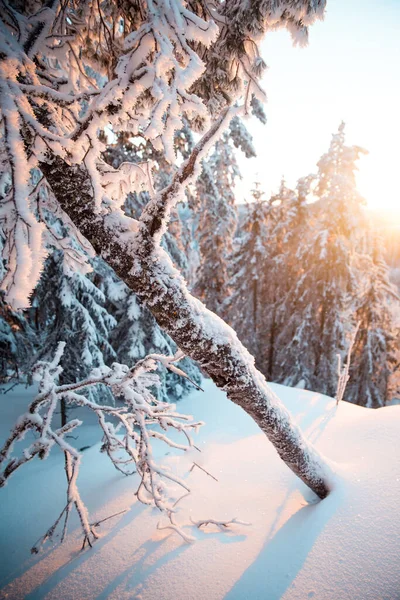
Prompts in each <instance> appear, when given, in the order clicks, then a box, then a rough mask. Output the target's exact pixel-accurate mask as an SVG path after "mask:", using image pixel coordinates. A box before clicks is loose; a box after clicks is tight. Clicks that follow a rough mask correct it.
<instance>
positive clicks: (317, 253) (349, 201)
mask: <svg viewBox="0 0 400 600" xmlns="http://www.w3.org/2000/svg"><path fill="white" fill-rule="evenodd" d="M363 152H365V151H364V150H362V149H361V148H359V147H357V146H351V147H348V146H346V145H345V135H344V124H343V123H342V124H341V125H340V127H339V131H338V133H337V134H335V135H334V136H333V138H332V142H331V145H330V148H329V151H328V152H327V153H326V154H324V155H323V157H322V158H321V160H320V161H319V163H318V167H319V170H318V176H317V186H316V189H315V195H316V198H317V202H316V203H315V205H314V206H312V207H311V208H310V221H309V226H308V227H309V231H308V233H306V235H305V237H304V239H303V241H302V245H301V246H300V247H299V249H298V253H297V261H298V266H299V269H298V279H297V280H296V281H295V282H294V285H293V286H292V289H291V290H290V291H289V293H288V296H287V301H286V303H285V314H286V317H285V325H284V327H283V329H282V331H281V334H280V336H279V342H278V344H279V359H278V363H279V370H280V377H279V379H280V381H282V382H285V383H286V384H287V385H304V386H305V387H307V388H309V389H313V390H315V391H320V392H323V393H327V394H329V395H334V393H335V389H336V383H337V372H336V362H337V359H336V354H337V353H340V352H344V350H345V347H346V341H345V330H344V325H343V321H344V311H345V309H346V302H347V300H348V296H349V294H350V293H351V290H352V287H353V285H354V277H355V275H354V272H353V269H352V255H353V252H354V248H355V246H356V239H357V232H358V225H359V222H360V211H361V204H362V202H363V200H362V198H361V196H360V195H359V193H358V192H357V189H356V184H355V170H356V161H357V160H358V158H359V156H360V154H361V153H363ZM311 211H312V212H313V214H311Z"/></svg>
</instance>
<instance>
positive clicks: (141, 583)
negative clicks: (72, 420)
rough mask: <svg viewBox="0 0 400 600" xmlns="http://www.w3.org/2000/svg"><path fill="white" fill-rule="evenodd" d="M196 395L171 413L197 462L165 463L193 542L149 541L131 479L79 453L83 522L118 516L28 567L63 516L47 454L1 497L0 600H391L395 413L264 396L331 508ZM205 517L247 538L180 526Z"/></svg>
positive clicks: (238, 424) (210, 398) (238, 415)
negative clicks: (321, 475)
mask: <svg viewBox="0 0 400 600" xmlns="http://www.w3.org/2000/svg"><path fill="white" fill-rule="evenodd" d="M204 386H205V393H201V392H194V393H193V394H191V395H190V396H189V397H188V398H186V399H185V400H184V401H182V402H181V403H180V404H179V409H180V411H181V412H185V411H186V412H189V413H191V414H193V415H195V417H196V418H198V419H203V420H205V421H206V423H207V424H206V426H205V427H203V429H202V430H201V431H200V433H199V436H198V441H197V443H198V445H199V446H200V448H201V449H202V453H201V454H199V453H196V455H194V454H193V455H191V456H186V455H185V456H184V457H180V458H177V457H175V456H173V455H171V454H169V455H168V456H165V457H164V460H166V461H169V464H170V466H171V467H172V468H174V469H176V471H177V472H178V473H180V474H181V475H182V474H183V476H184V477H186V478H187V481H188V482H189V484H190V486H191V487H192V490H193V492H192V494H191V496H189V497H187V498H185V499H184V500H183V501H182V502H181V503H180V505H179V506H180V507H181V508H180V512H179V514H178V519H179V520H180V521H182V522H186V523H188V527H187V532H188V533H191V534H192V535H195V537H196V538H197V541H196V542H195V543H194V544H192V545H187V544H185V543H184V542H183V541H182V539H181V538H180V537H179V536H178V535H177V534H176V533H173V532H171V531H169V530H164V531H159V530H157V529H156V526H157V523H158V521H159V514H157V512H156V511H155V510H154V509H152V508H148V507H143V506H142V505H139V504H138V503H136V502H135V497H134V495H133V492H134V490H135V481H134V480H133V478H124V477H123V476H122V475H120V474H118V473H117V472H116V471H115V470H114V469H113V468H112V466H111V465H110V464H109V463H108V460H107V458H106V457H105V456H103V455H100V454H99V452H98V447H92V448H90V449H88V450H86V451H85V452H84V460H83V467H82V471H81V482H82V483H81V492H82V496H83V499H84V500H85V502H86V504H87V506H88V508H89V509H90V511H91V514H92V517H93V519H95V518H96V519H100V518H103V517H106V516H108V515H110V514H113V513H115V512H117V511H119V510H122V509H125V508H128V507H131V510H130V511H129V512H127V513H125V514H123V515H122V516H119V517H116V518H114V519H111V520H109V521H107V522H106V523H104V524H103V525H102V526H101V529H100V532H101V533H102V534H103V537H102V538H101V539H100V540H99V541H98V542H97V543H96V545H95V547H94V548H93V549H92V550H86V551H84V552H82V553H81V552H79V551H78V549H79V546H80V543H81V538H80V532H79V531H78V530H76V531H75V532H72V533H71V534H70V535H69V537H68V539H67V541H66V543H65V544H64V545H63V546H58V547H53V548H50V549H48V550H47V551H45V552H44V553H42V554H40V555H39V556H38V557H32V558H30V557H29V548H30V547H31V545H32V544H33V543H34V542H35V541H36V538H38V537H39V536H40V535H41V534H43V532H44V530H45V529H46V528H47V527H48V526H49V525H50V524H51V522H52V521H53V519H54V517H55V516H56V515H57V514H58V512H59V510H60V508H61V506H62V503H63V491H64V482H63V473H62V471H60V472H58V468H57V467H58V465H59V463H60V461H62V457H61V456H60V455H56V454H55V455H54V456H50V458H49V459H48V461H47V464H46V463H42V462H40V461H37V462H34V463H31V464H30V465H28V466H26V467H25V469H21V471H20V472H17V473H16V474H15V475H14V476H13V478H12V479H11V480H10V482H9V484H8V486H7V487H6V488H4V489H3V490H0V510H1V515H2V519H1V523H0V540H1V541H0V544H1V557H2V561H1V564H0V587H1V588H2V589H1V591H0V598H7V599H13V600H14V599H22V598H29V599H30V600H33V599H37V598H47V599H61V598H62V599H63V600H69V599H71V600H72V599H73V598H74V599H79V600H92V599H93V600H94V599H95V598H96V599H97V600H104V599H105V598H111V599H115V600H125V599H131V598H137V599H141V600H152V599H155V598H157V599H158V600H181V599H182V600H184V599H185V600H186V599H193V600H197V599H203V598H204V599H206V598H207V599H210V600H213V599H220V598H227V599H229V600H243V599H249V600H250V599H252V600H257V599H260V600H261V599H262V600H275V599H278V598H284V599H285V600H304V599H308V598H313V599H314V600H339V599H340V600H346V599H348V600H378V599H382V600H383V599H385V600H399V599H400V569H399V561H400V522H399V519H398V503H399V498H400V465H399V459H398V452H399V427H400V408H399V407H398V406H393V407H389V408H383V409H379V410H376V411H373V410H368V409H364V408H361V407H358V406H353V405H350V404H346V403H342V404H341V405H340V406H339V407H338V408H336V406H335V403H334V401H333V400H332V399H330V398H327V397H325V396H321V395H320V394H314V393H311V392H306V391H302V390H293V389H289V388H284V387H282V386H278V385H274V386H273V387H274V389H275V391H276V392H277V393H278V395H279V396H280V398H281V399H282V400H283V401H284V403H285V404H286V406H287V407H288V409H289V410H290V412H291V413H292V414H293V416H294V418H295V419H296V420H297V422H298V423H299V424H300V426H301V427H302V429H303V431H305V432H306V434H307V436H308V437H309V438H310V439H311V440H312V441H313V442H314V443H315V444H316V445H317V447H318V448H319V449H320V450H321V452H323V453H324V455H325V456H326V457H327V460H328V461H329V463H330V464H331V466H332V467H333V469H334V471H335V473H336V475H335V479H334V484H333V490H332V492H331V494H330V495H329V496H328V498H327V499H326V500H324V501H323V502H318V503H314V502H315V498H313V494H312V493H311V492H309V491H308V490H307V488H306V487H305V486H304V485H303V484H302V483H301V482H299V481H298V480H297V479H296V477H295V476H294V475H293V474H292V473H291V472H290V471H289V469H287V468H286V467H285V465H284V464H283V463H282V462H281V461H280V460H279V459H278V457H277V455H276V453H275V451H274V449H273V447H272V446H271V444H270V443H269V442H268V440H267V439H266V438H265V436H264V435H263V434H261V433H260V432H259V430H258V428H257V426H256V425H255V424H254V423H253V422H252V421H251V419H250V418H249V417H248V416H247V415H246V414H245V413H244V412H243V411H242V410H241V409H240V408H238V407H236V406H234V405H233V404H231V403H230V402H229V401H228V400H227V399H226V397H225V395H224V394H223V393H222V392H220V391H219V390H217V389H216V388H215V387H214V385H213V384H212V383H211V382H210V381H205V382H204ZM17 398H18V392H16V393H15V394H14V395H13V394H12V393H10V394H8V395H7V396H4V397H3V398H1V406H0V411H1V413H0V414H2V415H4V412H3V406H5V405H4V402H5V401H6V402H7V406H8V413H13V412H15V413H16V414H18V410H19V407H18V404H19V403H21V402H22V403H26V402H27V400H28V399H27V398H26V396H25V399H24V398H23V396H21V397H20V400H19V401H17ZM11 403H13V404H11ZM11 406H12V408H11ZM13 416H14V415H12V414H9V415H8V418H10V419H11V417H13ZM5 425H6V424H5V422H4V421H3V424H2V427H1V430H0V435H1V436H2V437H4V435H5V429H6V427H5ZM95 431H96V429H95V427H94V425H89V426H87V427H86V428H85V429H84V430H83V433H81V436H82V445H83V442H84V440H89V441H90V443H93V442H94V440H95V439H96V438H95V436H96V433H95ZM157 450H158V452H159V453H160V452H162V453H165V452H166V450H165V448H163V447H159V448H158V449H157ZM193 460H196V461H197V462H198V463H199V464H200V465H202V466H203V467H204V468H205V469H207V470H208V471H209V472H210V473H212V474H213V475H214V476H215V477H216V478H217V479H218V482H216V481H214V479H212V478H211V477H209V476H208V475H207V474H205V473H204V472H203V471H201V470H200V469H198V468H195V469H194V470H193V471H191V472H189V469H190V467H191V465H192V462H193ZM45 474H47V477H45ZM210 517H211V518H216V519H231V518H233V517H237V518H238V519H241V520H243V521H249V522H251V526H244V525H232V527H231V528H230V529H229V530H227V531H226V532H224V533H220V532H219V530H218V529H217V528H216V527H215V526H208V527H205V528H203V529H202V530H198V529H195V528H194V527H191V526H190V518H192V519H193V520H199V519H206V518H210ZM72 529H73V528H72Z"/></svg>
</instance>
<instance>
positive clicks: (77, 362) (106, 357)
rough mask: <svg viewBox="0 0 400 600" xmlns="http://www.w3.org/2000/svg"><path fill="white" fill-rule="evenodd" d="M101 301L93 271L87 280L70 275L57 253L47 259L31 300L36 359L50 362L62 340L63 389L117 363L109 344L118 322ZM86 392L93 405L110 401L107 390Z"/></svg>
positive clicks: (102, 296) (61, 377) (82, 276)
mask: <svg viewBox="0 0 400 600" xmlns="http://www.w3.org/2000/svg"><path fill="white" fill-rule="evenodd" d="M95 268H96V263H95ZM92 280H93V281H92ZM105 302H106V298H105V296H104V294H103V292H102V291H101V290H100V289H99V288H98V286H97V285H96V271H95V270H94V272H93V273H92V274H90V276H86V275H82V274H81V273H78V272H71V271H70V270H69V269H68V267H67V266H66V265H65V263H64V260H63V254H62V252H60V251H55V252H53V253H52V254H51V255H50V256H49V257H48V259H47V260H46V264H45V269H44V272H43V275H42V277H41V279H40V282H39V284H38V286H37V288H36V290H35V293H34V297H33V301H32V305H33V306H34V307H35V309H36V315H35V323H36V326H37V328H38V334H39V339H40V344H39V345H40V349H39V351H38V354H37V356H36V357H35V359H36V360H48V359H49V357H51V356H53V354H54V352H55V349H56V348H57V344H58V342H60V341H65V342H66V348H65V354H64V356H63V360H62V367H63V372H62V374H61V376H60V382H61V383H62V384H64V383H72V382H74V381H77V380H78V379H83V378H85V377H87V376H88V374H89V373H90V371H91V370H92V369H93V368H94V367H99V366H101V365H103V364H106V363H107V362H111V361H112V360H115V359H116V354H115V351H114V350H113V348H112V346H111V344H110V342H109V335H110V331H111V330H112V329H113V327H115V325H116V321H115V319H114V317H113V316H112V315H111V314H110V313H109V312H108V311H107V310H106V308H105ZM88 393H89V394H90V396H91V397H93V398H95V399H96V400H97V401H99V400H104V401H106V400H109V399H110V393H109V391H108V390H106V388H101V387H94V388H90V389H89V391H88Z"/></svg>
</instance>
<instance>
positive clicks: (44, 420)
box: [0, 342, 203, 552]
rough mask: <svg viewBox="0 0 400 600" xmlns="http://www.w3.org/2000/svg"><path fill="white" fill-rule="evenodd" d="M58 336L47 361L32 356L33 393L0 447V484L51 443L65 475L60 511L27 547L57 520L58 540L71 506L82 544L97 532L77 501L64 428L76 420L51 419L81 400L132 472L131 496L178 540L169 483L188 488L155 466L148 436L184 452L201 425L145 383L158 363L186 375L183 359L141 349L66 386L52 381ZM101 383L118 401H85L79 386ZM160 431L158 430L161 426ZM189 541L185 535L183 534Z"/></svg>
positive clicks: (118, 461) (111, 453) (75, 457)
mask: <svg viewBox="0 0 400 600" xmlns="http://www.w3.org/2000/svg"><path fill="white" fill-rule="evenodd" d="M64 348H65V342H60V343H59V345H58V348H57V352H56V355H55V357H54V359H53V360H52V361H51V362H39V363H37V364H36V365H35V367H34V376H35V378H37V379H39V381H40V384H39V392H38V395H37V396H36V398H35V399H34V400H33V401H32V402H31V404H30V405H29V408H28V411H27V412H26V413H25V414H24V415H22V416H21V417H20V418H19V419H18V421H17V423H16V424H15V426H14V428H13V429H12V431H11V433H10V435H9V437H8V439H7V440H6V442H5V444H4V446H3V448H2V449H1V450H0V486H3V485H5V484H6V482H7V480H8V479H9V477H10V476H11V475H12V474H13V473H14V472H15V471H16V470H17V469H19V468H20V467H21V466H22V465H24V464H26V463H27V462H29V461H31V460H32V459H33V458H35V457H36V456H38V457H39V458H40V459H45V458H47V456H48V455H49V453H50V451H51V449H52V448H53V447H54V446H58V447H59V448H60V450H62V452H64V454H65V470H66V477H67V500H66V504H65V506H64V508H63V510H62V511H61V513H60V515H59V516H58V518H57V519H56V521H55V522H54V524H53V525H52V526H51V527H50V528H49V530H48V531H47V532H46V533H45V535H44V536H43V537H42V538H41V539H40V540H39V542H38V543H37V544H36V545H35V546H34V548H33V549H32V551H33V552H37V551H38V550H39V548H40V547H41V546H42V545H43V544H44V543H45V542H46V541H47V540H49V539H51V538H52V537H53V535H54V534H55V532H56V529H57V527H58V525H59V524H60V523H61V522H62V521H63V526H62V535H61V541H63V540H64V538H65V535H66V531H67V523H68V518H69V515H70V512H71V509H72V508H73V507H75V509H76V511H77V513H78V515H79V520H80V524H81V528H82V532H83V546H82V547H83V548H84V547H85V545H86V544H88V545H89V546H91V544H92V542H93V541H94V540H95V539H96V538H97V537H98V535H97V533H96V531H95V526H94V525H93V524H91V523H90V521H89V515H88V511H87V509H86V507H85V505H84V503H83V501H82V499H81V496H80V492H79V489H78V485H77V479H78V475H79V467H80V462H81V453H80V452H79V451H78V450H77V449H76V448H74V447H73V446H72V445H71V444H70V443H69V442H68V441H67V440H66V436H67V434H70V433H71V432H72V431H73V430H74V429H76V428H77V427H79V426H80V425H81V424H82V422H81V421H79V420H78V419H72V420H70V421H68V422H67V423H66V424H65V425H63V426H62V427H58V426H56V425H55V423H54V415H55V414H56V411H57V409H58V407H59V405H60V403H61V401H64V402H65V403H67V404H72V405H75V406H83V407H86V408H87V409H89V410H91V411H92V412H93V413H94V414H95V415H96V417H97V419H98V423H99V427H100V429H101V431H102V435H103V437H102V446H101V451H102V452H105V453H106V454H107V455H108V457H109V458H110V460H111V462H112V463H113V465H114V467H115V468H116V469H117V470H118V471H120V472H121V473H123V474H124V475H131V474H133V473H137V474H138V476H139V485H138V488H137V491H136V496H137V498H138V500H139V501H140V502H142V503H144V504H149V505H153V506H156V507H157V508H158V509H159V510H160V511H161V512H162V513H164V514H166V515H167V516H168V519H169V521H170V523H171V526H173V528H174V529H175V530H176V531H177V532H178V533H179V534H180V535H181V536H182V537H183V538H184V539H185V535H186V534H185V533H183V532H182V531H181V529H180V527H179V526H178V525H177V524H176V523H175V522H174V519H173V514H174V512H175V511H176V504H177V502H178V501H179V500H178V501H176V502H173V500H171V494H172V493H173V492H172V491H171V489H170V487H169V486H168V484H172V485H173V486H174V488H176V486H178V487H180V488H182V489H183V490H184V491H185V493H189V492H190V488H189V487H188V485H187V483H186V482H185V481H183V480H182V479H181V478H179V477H178V476H177V475H175V474H174V473H172V472H171V471H170V470H169V469H168V467H167V466H163V465H160V464H158V462H157V461H156V460H155V458H154V456H153V448H152V442H153V440H154V439H157V440H161V441H162V442H164V443H165V444H167V445H168V446H170V447H171V448H176V449H179V450H183V451H186V450H189V449H191V448H194V447H195V446H194V443H193V438H192V434H193V432H197V431H198V429H199V427H200V426H201V425H203V423H202V422H201V421H197V422H196V421H193V420H192V418H191V417H190V416H188V415H184V414H180V413H178V412H176V409H175V405H173V404H169V403H167V402H160V401H158V400H157V399H156V398H155V396H154V395H153V393H152V391H151V389H152V388H153V387H154V386H156V385H157V384H158V377H157V375H156V374H154V370H155V369H156V366H157V362H161V363H162V364H164V366H165V367H166V368H170V369H172V370H173V371H174V372H175V373H178V374H180V375H181V376H183V377H185V376H186V375H185V374H184V373H183V371H181V369H179V368H178V367H176V366H175V365H174V363H175V362H176V361H177V360H179V359H180V358H182V354H181V353H179V354H177V355H176V356H171V357H167V356H161V355H156V354H152V355H148V356H147V357H146V358H144V359H143V360H141V361H139V362H137V363H136V364H135V365H134V366H133V367H132V368H130V369H129V368H128V367H127V366H126V365H121V364H118V363H114V364H113V365H112V367H111V368H109V367H105V366H103V367H101V368H97V369H94V370H93V371H92V373H91V374H90V376H89V377H88V378H87V379H85V380H82V381H79V382H77V383H73V384H66V385H57V383H56V381H57V379H58V376H59V375H60V373H61V372H62V367H61V366H60V360H61V359H62V355H63V352H64ZM98 384H102V385H105V386H108V387H109V388H110V389H111V391H112V393H113V394H114V396H115V397H116V398H118V400H121V401H123V405H122V406H118V407H114V406H106V405H100V404H97V403H95V402H92V401H90V400H88V399H87V398H86V397H85V395H84V390H85V389H87V388H88V387H90V386H93V385H98ZM160 429H161V432H160ZM170 430H175V431H177V432H179V433H181V434H183V436H184V438H185V441H184V442H183V443H178V442H176V441H175V440H174V439H172V438H171V437H170V436H169V435H168V431H170ZM27 432H31V434H33V437H34V439H33V441H31V443H30V444H28V445H27V446H26V447H25V448H24V449H23V451H22V453H21V452H19V453H18V454H17V453H16V454H14V453H13V451H14V446H15V444H16V443H17V442H21V441H22V440H23V439H24V438H25V435H26V434H27ZM186 541H188V540H186Z"/></svg>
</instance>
